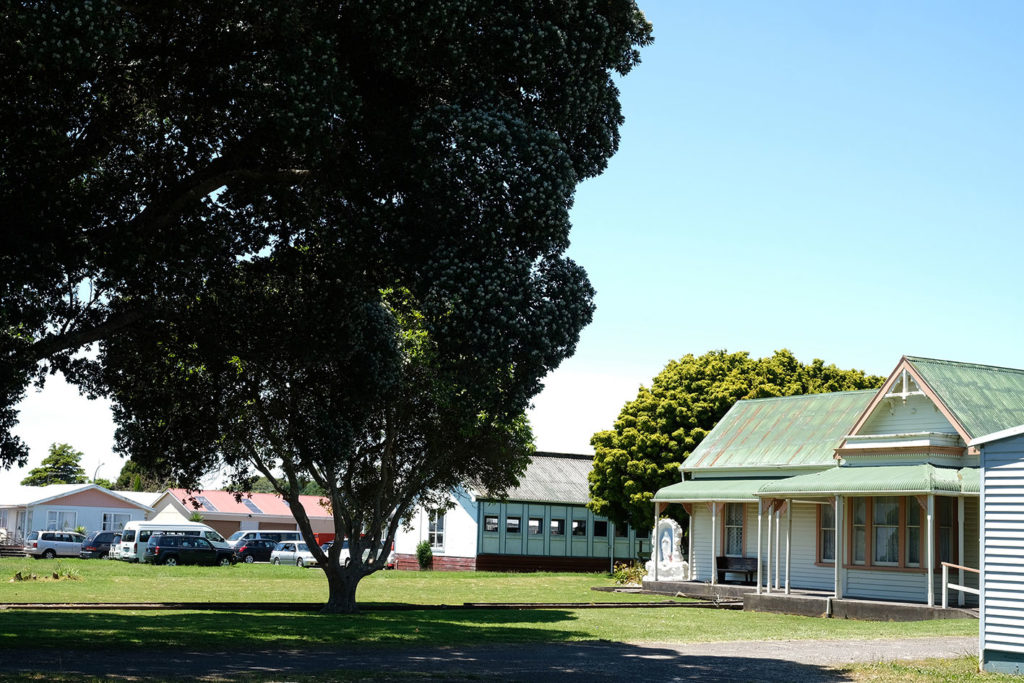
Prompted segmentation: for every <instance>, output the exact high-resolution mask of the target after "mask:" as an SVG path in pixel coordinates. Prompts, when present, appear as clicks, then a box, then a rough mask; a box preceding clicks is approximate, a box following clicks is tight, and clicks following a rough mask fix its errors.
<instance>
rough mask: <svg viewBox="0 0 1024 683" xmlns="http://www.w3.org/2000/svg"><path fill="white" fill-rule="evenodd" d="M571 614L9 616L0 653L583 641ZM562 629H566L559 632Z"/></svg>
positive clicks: (2, 622) (0, 629)
mask: <svg viewBox="0 0 1024 683" xmlns="http://www.w3.org/2000/svg"><path fill="white" fill-rule="evenodd" d="M575 619H576V617H575V615H574V614H573V613H572V612H571V611H567V610H550V609H548V610H532V609H527V610H472V611H470V610H457V609H452V610H442V611H413V612H364V613H363V614H358V615H327V614H319V613H308V612H305V613H303V612H236V611H231V612H226V611H222V612H208V611H189V612H184V611H182V612H177V611H161V612H150V611H137V612H132V611H95V612H89V611H52V612H51V611H29V610H24V611H22V610H5V611H4V612H3V617H2V619H0V650H25V649H36V650H45V649H66V648H68V647H69V646H70V647H76V646H77V645H78V644H80V643H88V646H89V648H90V649H94V650H98V649H121V648H128V649H134V648H137V647H158V648H168V647H170V648H185V649H194V650H228V651H239V650H253V649H262V648H269V649H281V648H288V649H310V648H321V647H333V646H338V645H344V646H347V647H351V646H370V647H373V646H386V645H395V644H398V645H452V644H464V643H518V642H564V641H566V640H568V639H569V638H570V637H572V636H574V635H575V636H577V637H578V635H579V634H578V632H577V631H575V630H573V629H572V627H571V623H572V622H573V621H575ZM559 624H564V625H565V627H564V628H560V627H559Z"/></svg>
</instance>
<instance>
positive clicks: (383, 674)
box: [0, 643, 851, 683]
mask: <svg viewBox="0 0 1024 683" xmlns="http://www.w3.org/2000/svg"><path fill="white" fill-rule="evenodd" d="M26 654H28V655H32V654H35V653H32V652H30V653H26ZM52 654H53V655H55V656H53V657H51V658H50V659H49V660H48V662H47V664H48V667H49V668H48V669H47V671H48V675H47V680H54V681H66V680H76V678H77V677H81V676H109V677H118V678H128V679H143V680H145V679H150V678H161V679H162V678H165V677H173V678H175V679H178V680H192V679H215V680H220V681H223V680H228V681H235V680H237V681H242V680H244V681H278V680H281V679H282V677H287V680H290V681H307V680H308V681H330V680H342V681H351V680H360V681H362V680H373V681H394V680H403V681H404V680H413V679H415V680H422V679H423V678H428V679H442V680H446V681H447V680H508V681H530V683H539V682H540V681H566V680H569V681H588V682H589V681H620V680H634V679H643V680H677V681H679V680H681V681H702V682H707V681H828V682H831V681H846V680H851V679H850V678H849V677H848V676H847V675H846V674H844V673H843V672H840V671H836V670H833V669H829V668H827V667H823V666H817V665H809V664H797V663H793V662H787V661H781V660H774V659H762V658H758V657H739V656H706V655H700V654H690V653H686V654H681V653H680V652H678V651H676V650H674V649H669V648H664V647H656V646H643V645H628V644H624V643H540V644H536V645H534V646H531V647H528V648H524V647H522V646H521V645H510V644H504V645H476V646H468V647H424V646H415V647H409V648H402V649H398V650H392V649H386V650H385V649H379V648H369V649H368V648H354V649H353V648H349V649H347V650H346V649H345V648H341V647H335V648H333V649H317V650H308V651H295V650H257V651H252V652H238V653H232V654H230V656H225V653H222V652H188V651H166V650H165V651H162V652H160V651H155V652H154V651H149V652H147V655H149V656H146V657H140V656H137V654H135V653H132V652H126V651H102V652H96V653H76V652H66V653H52ZM154 655H156V656H154ZM21 662H23V664H20V663H14V662H13V661H12V662H5V661H4V660H3V659H0V678H3V679H5V680H7V679H8V677H9V676H10V675H11V674H15V675H17V674H18V673H25V672H32V671H34V670H33V669H32V668H31V667H32V666H35V667H38V666H39V663H38V660H33V659H31V658H29V657H26V658H25V659H22V660H21Z"/></svg>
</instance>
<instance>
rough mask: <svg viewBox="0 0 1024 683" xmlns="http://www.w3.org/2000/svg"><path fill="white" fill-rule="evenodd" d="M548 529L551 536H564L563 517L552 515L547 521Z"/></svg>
mask: <svg viewBox="0 0 1024 683" xmlns="http://www.w3.org/2000/svg"><path fill="white" fill-rule="evenodd" d="M556 527H557V528H556ZM548 531H549V533H550V535H551V536H559V537H560V538H565V518H564V517H552V518H551V521H550V522H549V523H548Z"/></svg>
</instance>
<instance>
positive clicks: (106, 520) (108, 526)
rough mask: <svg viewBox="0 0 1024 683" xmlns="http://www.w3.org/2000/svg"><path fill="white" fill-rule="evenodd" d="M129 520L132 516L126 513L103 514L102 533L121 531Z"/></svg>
mask: <svg viewBox="0 0 1024 683" xmlns="http://www.w3.org/2000/svg"><path fill="white" fill-rule="evenodd" d="M131 519H132V516H131V515H130V514H128V513H126V512H104V513H103V531H121V529H124V525H125V524H127V523H128V522H130V521H131Z"/></svg>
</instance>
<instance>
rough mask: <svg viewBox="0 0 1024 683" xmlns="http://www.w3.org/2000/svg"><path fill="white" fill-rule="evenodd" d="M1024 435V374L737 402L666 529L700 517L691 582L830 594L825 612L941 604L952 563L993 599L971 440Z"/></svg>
mask: <svg viewBox="0 0 1024 683" xmlns="http://www.w3.org/2000/svg"><path fill="white" fill-rule="evenodd" d="M1022 423H1024V370H1016V369H1010V368H999V367H993V366H986V365H976V364H972V363H957V362H951V361H943V360H933V359H928V358H917V357H910V356H905V357H903V358H902V359H901V360H900V362H899V364H898V365H897V366H896V368H895V369H894V370H893V372H892V374H891V375H890V376H889V377H888V379H887V380H886V381H885V383H884V385H883V386H882V388H881V389H879V390H878V391H856V392H841V393H833V394H813V395H806V396H793V397H784V398H768V399H757V400H747V401H740V402H738V403H736V405H734V406H733V408H732V409H731V410H730V411H729V412H728V413H727V414H726V415H725V416H724V417H723V418H722V420H721V421H720V422H719V423H718V424H717V425H716V426H715V428H714V429H713V430H712V431H711V432H710V433H709V434H708V435H707V437H706V438H705V439H704V440H703V441H702V442H701V444H700V445H699V446H698V447H697V448H696V449H695V450H694V451H693V453H692V454H691V455H690V456H689V457H688V458H687V459H686V461H685V462H684V465H683V467H682V468H681V469H682V470H683V474H684V480H683V481H681V482H679V483H677V484H673V485H671V486H668V487H665V488H663V489H661V490H659V491H658V492H657V493H656V495H655V503H656V505H655V507H656V515H658V514H661V513H662V512H663V511H664V510H665V508H666V507H667V506H668V505H671V504H682V505H683V506H684V507H685V508H686V509H687V510H688V511H689V512H690V513H691V515H690V525H691V526H690V548H689V558H690V560H691V561H690V565H689V567H690V572H691V575H690V577H689V578H690V580H691V581H696V582H708V583H710V584H719V583H732V582H743V581H745V580H749V582H750V583H752V584H754V592H755V593H756V594H757V595H758V596H760V595H761V594H772V593H775V594H776V595H779V594H782V595H788V594H790V592H791V590H792V589H803V590H805V591H819V592H820V593H821V594H822V595H827V596H828V597H827V598H823V600H824V604H825V609H824V610H823V611H830V610H834V609H835V608H837V607H841V608H842V609H853V608H854V607H853V605H852V603H851V601H849V600H847V601H846V603H847V604H845V605H840V603H841V602H843V600H844V599H868V600H885V601H893V602H905V603H923V604H926V605H935V604H936V603H941V601H942V590H943V586H942V563H948V564H949V565H950V567H948V568H947V569H951V570H952V572H951V575H950V576H951V578H950V581H951V583H957V584H959V585H966V586H968V587H972V588H976V587H977V585H978V581H977V574H976V573H974V572H972V571H969V569H975V570H976V568H978V566H979V537H980V530H979V522H980V505H979V492H980V484H979V465H980V461H979V449H978V447H977V446H976V445H972V440H973V439H976V438H979V437H981V436H983V435H986V434H991V433H993V432H998V431H1000V430H1004V429H1007V428H1010V427H1013V426H1016V425H1020V424H1022ZM655 551H657V548H655ZM645 583H652V584H654V585H657V584H659V581H658V578H657V577H650V576H649V577H648V579H647V580H646V582H645ZM745 600H746V598H745ZM791 602H795V601H791ZM953 602H954V603H955V604H964V603H966V604H972V603H973V602H975V600H974V596H973V595H971V594H967V595H966V596H965V595H964V593H963V592H959V591H957V592H956V593H955V595H954V596H953ZM846 613H847V614H849V612H846Z"/></svg>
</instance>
